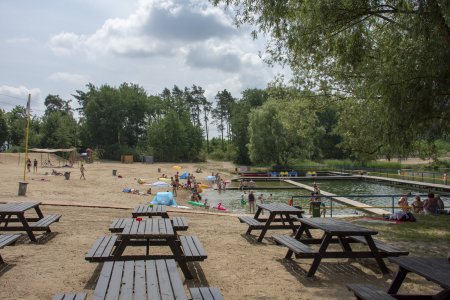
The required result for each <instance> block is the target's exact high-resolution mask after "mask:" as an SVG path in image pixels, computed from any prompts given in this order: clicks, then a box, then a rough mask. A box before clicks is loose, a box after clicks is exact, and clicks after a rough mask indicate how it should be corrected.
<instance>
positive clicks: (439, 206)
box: [399, 193, 445, 214]
mask: <svg viewBox="0 0 450 300" xmlns="http://www.w3.org/2000/svg"><path fill="white" fill-rule="evenodd" d="M400 202H401V203H402V204H401V203H400ZM399 205H400V206H402V210H408V211H409V205H408V200H407V199H406V197H402V198H400V200H399ZM411 207H412V209H413V211H414V212H415V213H422V212H423V213H425V214H438V213H440V212H443V211H444V208H445V207H444V201H442V199H441V196H439V195H435V194H434V193H428V195H427V199H426V200H425V201H422V200H421V199H420V196H416V198H415V200H414V202H413V203H412V204H411Z"/></svg>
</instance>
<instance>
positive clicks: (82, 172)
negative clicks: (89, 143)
mask: <svg viewBox="0 0 450 300" xmlns="http://www.w3.org/2000/svg"><path fill="white" fill-rule="evenodd" d="M80 172H81V175H80V179H81V178H83V179H84V180H86V177H84V172H86V169H85V168H84V165H83V164H81V167H80Z"/></svg>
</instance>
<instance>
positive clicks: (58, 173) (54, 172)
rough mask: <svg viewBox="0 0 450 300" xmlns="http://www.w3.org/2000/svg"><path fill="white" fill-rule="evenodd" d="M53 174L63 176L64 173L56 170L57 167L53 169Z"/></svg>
mask: <svg viewBox="0 0 450 300" xmlns="http://www.w3.org/2000/svg"><path fill="white" fill-rule="evenodd" d="M52 175H54V176H62V175H63V173H60V172H56V171H55V169H52Z"/></svg>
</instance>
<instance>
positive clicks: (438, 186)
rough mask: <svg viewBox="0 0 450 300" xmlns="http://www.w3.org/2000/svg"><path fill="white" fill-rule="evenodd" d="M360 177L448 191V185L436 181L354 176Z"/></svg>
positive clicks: (372, 180) (449, 190)
mask: <svg viewBox="0 0 450 300" xmlns="http://www.w3.org/2000/svg"><path fill="white" fill-rule="evenodd" d="M356 177H360V178H361V179H363V180H367V181H371V182H383V183H388V184H392V185H401V186H410V187H414V188H418V189H424V190H431V191H439V192H450V185H445V184H437V183H428V182H420V181H413V180H404V179H396V178H388V177H377V176H369V175H360V176H356Z"/></svg>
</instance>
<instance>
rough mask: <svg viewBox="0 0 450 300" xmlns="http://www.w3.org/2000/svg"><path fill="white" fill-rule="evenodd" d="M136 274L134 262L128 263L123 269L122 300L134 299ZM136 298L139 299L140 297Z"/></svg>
mask: <svg viewBox="0 0 450 300" xmlns="http://www.w3.org/2000/svg"><path fill="white" fill-rule="evenodd" d="M136 269H137V266H136ZM134 272H135V266H134V262H133V261H126V262H125V264H124V268H123V278H122V286H121V287H120V297H121V299H133V288H134V282H135V279H134ZM136 276H139V275H136ZM136 298H137V299H139V297H136Z"/></svg>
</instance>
